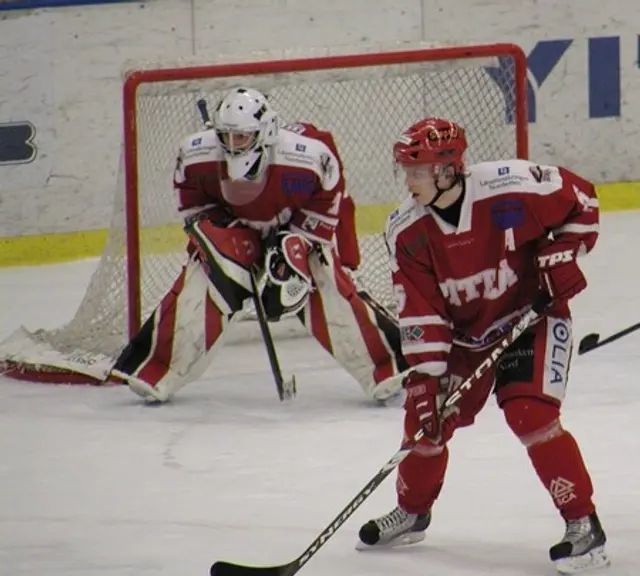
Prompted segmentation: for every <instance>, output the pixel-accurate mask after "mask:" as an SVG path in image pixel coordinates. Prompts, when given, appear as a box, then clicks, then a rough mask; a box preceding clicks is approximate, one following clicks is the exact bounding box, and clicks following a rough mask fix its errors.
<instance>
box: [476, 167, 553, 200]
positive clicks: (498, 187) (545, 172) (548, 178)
mask: <svg viewBox="0 0 640 576" xmlns="http://www.w3.org/2000/svg"><path fill="white" fill-rule="evenodd" d="M468 172H469V174H468V176H467V178H466V189H467V193H468V194H470V195H471V196H472V197H473V199H474V200H485V199H487V198H493V197H496V196H502V195H505V194H514V193H516V194H522V193H524V194H538V195H543V196H544V195H547V194H553V193H554V192H557V191H558V190H560V189H561V188H562V184H563V183H562V176H561V175H560V170H559V169H558V167H557V166H546V165H539V164H534V163H533V162H529V161H528V160H519V159H514V160H499V161H497V162H481V163H479V164H473V165H472V166H469V169H468Z"/></svg>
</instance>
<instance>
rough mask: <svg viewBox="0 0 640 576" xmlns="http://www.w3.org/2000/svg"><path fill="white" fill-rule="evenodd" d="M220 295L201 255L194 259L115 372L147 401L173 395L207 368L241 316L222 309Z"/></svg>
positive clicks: (114, 373) (121, 355) (119, 359)
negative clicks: (225, 336)
mask: <svg viewBox="0 0 640 576" xmlns="http://www.w3.org/2000/svg"><path fill="white" fill-rule="evenodd" d="M220 298H221V296H220V292H219V291H217V290H215V287H213V286H212V285H211V283H210V281H209V279H208V277H207V275H206V274H205V272H204V270H203V268H202V266H200V264H199V262H198V260H197V259H195V258H191V259H190V260H189V262H188V264H187V265H186V266H185V268H184V269H183V271H182V273H181V274H180V276H179V277H178V279H177V280H176V282H175V283H174V285H173V286H172V288H171V290H170V291H169V292H168V293H167V294H166V295H165V297H164V298H163V299H162V302H161V303H160V305H159V306H158V307H157V308H156V309H155V311H154V312H153V314H152V315H151V316H150V317H149V318H148V319H147V321H146V322H145V323H144V325H143V327H142V329H141V330H140V331H139V332H138V334H137V335H136V336H135V337H134V338H133V339H132V340H131V342H129V344H128V345H127V347H126V348H125V349H124V350H123V352H122V353H121V354H120V357H119V358H118V360H117V361H116V363H115V365H114V367H113V369H112V374H113V375H114V376H117V377H118V378H120V379H122V380H124V381H125V382H127V384H129V386H130V388H131V390H133V391H134V392H136V393H137V394H139V395H140V396H142V397H144V398H145V399H147V400H150V401H155V402H166V401H167V400H169V399H170V398H171V397H172V396H173V395H174V394H175V393H176V392H177V391H178V390H180V389H181V388H182V387H183V386H185V385H186V384H187V383H189V382H191V381H193V380H196V379H197V378H199V377H200V376H201V375H202V374H203V373H204V371H205V370H206V368H207V366H208V365H209V363H210V362H211V360H212V358H213V355H214V352H215V351H217V350H218V349H219V348H220V347H221V346H222V343H223V338H221V336H223V335H224V334H226V328H227V326H228V325H229V324H230V323H231V322H233V321H235V319H236V318H237V315H236V314H235V312H231V313H230V314H223V313H222V312H221V311H220V308H219V307H218V305H217V302H219V301H220ZM223 302H226V301H223Z"/></svg>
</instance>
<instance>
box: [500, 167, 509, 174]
mask: <svg viewBox="0 0 640 576" xmlns="http://www.w3.org/2000/svg"><path fill="white" fill-rule="evenodd" d="M507 174H509V166H501V167H500V168H498V176H506V175H507Z"/></svg>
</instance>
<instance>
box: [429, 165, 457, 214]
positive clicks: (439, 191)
mask: <svg viewBox="0 0 640 576" xmlns="http://www.w3.org/2000/svg"><path fill="white" fill-rule="evenodd" d="M449 166H451V164H447V166H445V169H446V168H448V167H449ZM439 178H440V177H439V176H438V179H439ZM458 182H460V176H459V175H458V174H457V173H455V172H454V177H453V179H452V181H451V185H450V186H449V187H448V188H440V186H438V182H437V180H435V182H434V184H435V187H436V190H437V192H436V195H435V196H434V197H433V199H432V200H431V202H429V203H428V204H427V206H433V205H434V204H435V203H436V202H437V201H438V200H440V198H441V197H442V195H443V194H444V193H445V192H449V190H451V189H452V188H454V186H456V185H457V184H458Z"/></svg>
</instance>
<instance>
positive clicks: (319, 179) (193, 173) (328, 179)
mask: <svg viewBox="0 0 640 576" xmlns="http://www.w3.org/2000/svg"><path fill="white" fill-rule="evenodd" d="M174 185H175V191H176V194H177V201H178V202H177V203H178V210H179V211H180V212H181V213H182V215H183V216H184V231H185V233H186V236H187V238H188V242H189V244H188V254H189V256H188V260H187V262H186V264H185V266H184V268H183V270H182V273H181V274H180V275H179V277H178V278H177V279H176V281H175V283H174V284H173V286H172V287H171V289H170V290H169V292H168V293H167V294H166V296H165V297H164V298H163V300H162V301H161V302H160V304H159V305H158V307H157V308H156V310H155V311H154V312H153V314H152V315H151V316H150V317H149V318H148V319H147V321H146V322H145V324H144V325H143V327H142V329H141V330H140V332H139V333H138V334H137V335H136V336H135V337H134V338H133V339H132V341H131V342H130V343H129V345H128V346H127V347H126V348H125V350H124V351H123V352H122V354H121V355H120V357H119V358H118V360H117V362H116V364H115V366H114V368H113V370H112V374H114V375H115V376H117V377H119V378H122V379H123V380H124V381H126V382H127V383H128V384H129V386H130V388H131V389H132V390H133V391H134V392H136V393H137V394H139V395H141V396H143V397H144V398H147V399H149V400H151V401H158V402H164V401H166V400H168V399H170V398H171V397H172V396H173V395H174V394H175V393H176V392H177V391H178V390H179V389H180V388H182V387H183V386H184V385H185V384H187V383H188V382H189V381H192V380H195V379H197V378H198V377H199V376H201V375H202V373H203V372H204V370H205V369H206V367H207V366H208V365H209V363H210V361H211V359H212V357H213V354H214V353H215V351H217V350H218V349H219V348H220V346H221V345H222V342H223V339H222V338H221V337H222V336H223V334H224V333H225V331H226V329H227V328H228V326H229V325H230V324H231V323H232V322H234V321H236V320H237V319H238V317H239V314H238V313H239V312H240V310H241V309H242V307H243V304H244V302H245V301H246V300H247V299H249V298H251V297H252V294H253V291H252V281H251V274H252V273H257V274H262V273H263V272H264V274H265V276H266V283H265V286H264V290H263V292H262V300H263V303H264V307H265V310H266V313H267V316H268V317H269V319H270V320H273V321H277V320H279V319H280V318H281V317H282V316H283V315H285V314H287V315H293V314H298V316H299V318H300V319H301V321H302V322H303V324H304V325H305V327H306V328H307V329H308V331H309V332H310V333H311V335H312V336H314V337H315V339H316V340H317V341H318V342H319V343H320V344H321V345H322V346H323V347H324V348H325V350H327V352H329V353H330V354H331V355H333V357H334V358H335V359H336V360H337V361H338V362H339V363H340V364H341V365H342V366H343V367H344V368H345V369H346V370H347V372H349V373H350V374H351V375H352V376H353V377H354V379H355V380H357V381H358V383H359V384H360V385H361V386H362V388H363V390H364V391H365V393H366V394H367V395H368V396H370V397H372V398H375V399H377V400H385V399H387V398H388V397H389V396H391V395H393V394H394V393H395V392H397V391H398V388H399V387H400V384H401V382H400V381H399V380H401V379H394V378H392V376H394V374H396V373H397V372H398V371H399V370H402V369H404V368H406V364H404V359H403V358H402V355H401V353H400V351H399V350H400V334H399V328H398V325H397V321H396V320H395V319H393V318H391V317H390V316H389V315H388V314H386V313H385V310H384V309H383V308H382V307H379V306H376V305H375V302H374V301H373V300H372V299H370V298H369V297H368V296H367V295H366V294H365V293H363V292H362V291H358V290H357V289H356V286H355V284H354V282H353V280H352V276H351V274H350V272H349V269H352V270H354V269H356V268H357V267H358V265H359V262H360V253H359V249H358V242H357V238H356V232H355V215H354V204H353V201H352V199H351V198H350V197H349V196H348V195H347V191H346V189H345V181H344V177H343V168H342V162H341V160H340V157H339V154H338V151H337V149H336V146H335V143H334V141H333V137H332V135H331V134H330V133H328V132H324V131H321V130H318V129H317V128H316V127H314V126H313V125H311V124H296V125H291V126H284V127H283V126H280V125H279V121H278V117H277V115H276V114H275V112H274V111H273V110H272V109H271V105H270V103H269V102H268V101H267V99H266V98H265V96H264V95H263V94H261V93H260V92H258V91H256V90H253V89H247V88H237V89H234V90H231V91H230V92H229V93H228V94H227V95H226V96H225V97H224V98H223V99H222V100H221V101H220V103H219V105H218V106H217V108H216V110H215V114H214V117H213V123H212V125H211V126H209V127H208V129H206V130H204V131H201V132H198V133H196V134H193V135H191V136H189V137H188V138H185V140H184V141H183V142H182V145H181V146H180V150H179V154H178V160H177V166H176V169H175V177H174Z"/></svg>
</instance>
